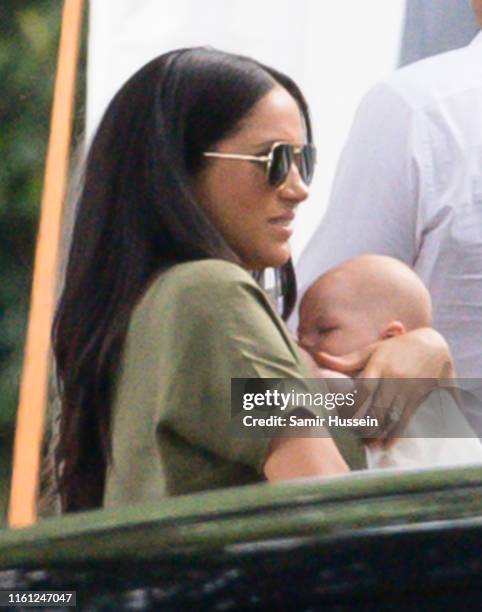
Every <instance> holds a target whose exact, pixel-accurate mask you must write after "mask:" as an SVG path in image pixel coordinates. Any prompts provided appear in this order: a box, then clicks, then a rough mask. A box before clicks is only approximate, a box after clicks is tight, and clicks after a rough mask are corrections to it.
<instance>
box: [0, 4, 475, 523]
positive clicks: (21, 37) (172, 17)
mask: <svg viewBox="0 0 482 612" xmlns="http://www.w3.org/2000/svg"><path fill="white" fill-rule="evenodd" d="M62 4H63V2H62V1H61V0H22V1H20V0H1V4H0V83H1V97H0V126H1V129H0V524H2V523H4V521H5V510H6V506H7V500H8V487H9V479H10V470H11V461H10V457H11V451H12V440H13V429H14V417H15V411H16V406H17V400H18V385H19V380H20V374H21V362H22V355H23V344H24V337H25V331H26V322H27V313H28V305H29V298H30V285H31V273H32V261H33V255H34V246H35V236H36V230H37V223H38V217H39V204H40V200H41V194H42V184H43V171H44V163H45V155H46V147H47V140H48V134H49V123H50V110H51V109H50V107H51V102H52V94H53V85H54V79H55V69H56V63H57V47H58V42H59V32H60V20H61V11H62ZM88 8H89V13H90V15H89V22H87V19H86V21H85V26H87V23H88V24H89V27H88V28H87V27H84V37H83V43H82V48H81V55H80V65H79V74H78V87H77V101H76V115H75V120H74V139H73V142H74V144H75V143H76V142H77V141H78V139H79V136H80V135H81V134H82V133H83V131H84V124H85V121H84V115H85V114H87V132H88V134H90V133H91V132H92V130H93V129H94V128H95V124H96V123H97V121H98V118H99V117H100V115H101V113H102V111H103V109H104V108H105V105H106V104H107V102H108V100H109V98H110V96H111V95H112V93H113V92H114V91H115V89H117V87H118V86H119V85H120V84H121V83H122V82H123V81H124V80H125V78H127V77H128V76H129V74H130V73H131V72H133V71H134V70H135V69H136V68H137V67H138V66H140V65H141V64H142V63H144V62H145V61H147V60H148V59H149V58H150V57H153V56H154V55H157V54H158V53H160V52H162V51H163V50H167V49H169V48H174V47H180V46H183V45H186V44H188V45H190V44H211V45H214V46H218V47H219V48H223V49H226V50H231V51H235V52H236V51H240V52H242V53H245V54H248V55H250V54H251V55H253V56H254V57H256V58H258V59H262V60H264V61H266V62H267V63H269V64H271V65H274V66H275V67H279V68H281V69H283V70H286V72H287V73H288V74H290V75H292V76H294V77H295V79H296V80H297V81H298V82H300V84H301V85H302V88H303V89H304V90H305V91H306V93H307V97H308V99H309V100H310V101H311V102H312V107H313V109H312V110H313V115H314V120H315V127H316V130H317V134H318V141H319V142H318V144H319V148H320V149H321V151H322V156H321V162H322V163H321V164H320V168H319V170H318V176H317V178H316V180H317V184H316V185H314V190H313V193H314V194H315V195H316V197H315V198H314V199H315V206H314V207H311V209H310V208H308V207H306V208H304V209H303V210H302V214H301V213H300V215H299V217H300V219H299V221H298V225H299V232H298V236H299V238H298V240H297V242H296V243H295V244H294V245H293V246H294V254H295V257H296V256H297V255H299V253H300V251H301V249H302V247H303V246H304V244H305V242H306V241H307V239H308V238H309V235H310V233H311V231H313V230H314V228H315V224H316V222H317V221H318V220H319V219H320V218H321V216H322V214H323V211H324V208H325V205H326V200H327V196H328V193H329V188H330V184H331V179H332V174H333V172H334V169H335V166H336V160H337V157H338V154H339V151H340V150H341V147H342V145H343V141H344V138H345V136H346V134H347V133H348V130H349V127H350V123H351V119H352V116H353V112H354V110H355V108H356V106H357V105H358V103H359V101H360V98H361V97H362V95H363V94H364V93H365V91H366V90H367V88H368V87H369V86H371V85H372V84H373V83H374V82H376V81H377V80H378V79H379V78H381V77H383V76H384V74H386V73H387V72H390V71H391V70H392V69H393V68H394V67H395V66H396V65H397V63H398V62H400V61H401V63H409V62H411V61H414V60H416V59H419V58H420V57H423V56H426V55H430V54H433V53H436V52H440V51H444V50H447V49H450V48H454V47H457V46H460V45H463V44H466V43H467V42H468V41H469V40H470V38H471V37H472V36H473V35H474V34H475V30H476V26H475V21H474V20H473V17H472V14H471V12H470V8H469V1H468V0H407V1H406V2H405V1H404V0H390V2H387V1H386V0H364V2H360V1H359V0H344V2H337V0H331V1H328V0H325V1H324V2H320V0H298V2H296V3H295V2H294V1H293V0H263V1H262V2H261V3H259V2H258V1H257V0H256V2H254V0H230V2H229V3H226V2H225V1H224V0H222V1H220V0H204V2H203V3H201V2H199V0H178V1H177V2H176V3H175V4H174V5H172V3H167V2H159V1H158V0H142V1H141V0H91V1H90V2H89V3H88ZM220 25H221V26H222V27H220ZM283 27H286V28H288V30H287V32H288V33H289V32H291V35H288V33H286V34H283ZM87 30H89V32H90V34H89V40H87ZM87 48H88V49H89V72H88V74H87V69H86V65H87ZM399 58H401V59H399ZM86 81H87V82H88V84H89V92H88V93H89V95H88V97H87V98H86V87H85V83H86ZM86 100H87V101H86ZM86 108H87V111H86V112H84V111H85V109H86ZM312 199H313V198H312ZM297 231H298V230H297Z"/></svg>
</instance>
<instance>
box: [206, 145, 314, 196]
mask: <svg viewBox="0 0 482 612" xmlns="http://www.w3.org/2000/svg"><path fill="white" fill-rule="evenodd" d="M203 155H204V156H205V157H219V158H221V159H243V160H247V161H252V162H258V163H261V164H265V166H266V177H267V179H268V183H269V184H270V185H271V187H279V186H280V185H282V184H283V183H284V182H285V181H286V179H287V178H288V174H289V173H290V169H291V164H292V163H293V162H295V163H296V166H297V168H298V171H299V173H300V176H301V178H302V180H303V182H304V183H305V185H309V184H310V183H311V181H312V179H313V174H314V172H315V163H316V148H315V146H314V145H312V144H306V145H301V146H297V145H292V144H289V143H287V142H275V143H273V144H272V146H271V149H270V150H269V153H268V155H242V154H241V153H217V152H214V151H213V152H211V151H209V152H206V153H203Z"/></svg>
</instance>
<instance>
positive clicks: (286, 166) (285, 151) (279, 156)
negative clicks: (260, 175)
mask: <svg viewBox="0 0 482 612" xmlns="http://www.w3.org/2000/svg"><path fill="white" fill-rule="evenodd" d="M292 163H293V149H292V147H291V146H290V145H288V144H279V145H276V146H275V147H273V149H272V151H271V165H270V167H269V172H268V182H269V184H270V185H271V186H272V187H277V186H278V185H281V184H282V183H283V182H284V181H285V180H286V177H287V176H288V174H289V171H290V168H291V164H292Z"/></svg>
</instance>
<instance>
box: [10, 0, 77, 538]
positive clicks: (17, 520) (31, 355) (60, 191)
mask: <svg viewBox="0 0 482 612" xmlns="http://www.w3.org/2000/svg"><path fill="white" fill-rule="evenodd" d="M83 4H84V2H83V0H64V6H63V12H62V27H61V33H60V44H59V53H58V65H57V76H56V80H55V90H54V99H53V106H52V117H51V130H50V137H49V143H48V150H47V161H46V167H45V182H44V191H43V196H42V208H41V216H40V224H39V231H38V235H37V246H36V252H35V264H34V276H33V285H32V295H31V302H30V315H29V323H28V330H27V340H26V346H25V358H24V366H23V374H22V381H21V385H20V401H19V407H18V412H17V424H16V430H15V445H14V454H13V473H12V487H11V494H10V507H9V524H10V526H11V527H23V526H26V525H30V524H32V523H34V522H35V521H36V518H37V511H36V503H37V492H38V484H39V467H40V453H41V447H42V437H43V428H44V421H45V404H46V397H47V383H48V364H49V347H50V328H51V325H52V318H53V310H54V306H55V291H56V280H57V268H58V256H59V244H60V236H61V225H62V207H63V200H64V195H65V190H66V183H67V175H68V167H69V152H70V140H71V132H72V117H73V106H74V98H75V84H76V77H77V63H78V55H79V48H80V34H81V29H82V20H83Z"/></svg>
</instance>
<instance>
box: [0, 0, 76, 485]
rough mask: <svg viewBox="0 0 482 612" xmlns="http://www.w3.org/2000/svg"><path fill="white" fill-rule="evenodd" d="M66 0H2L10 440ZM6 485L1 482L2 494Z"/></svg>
mask: <svg viewBox="0 0 482 612" xmlns="http://www.w3.org/2000/svg"><path fill="white" fill-rule="evenodd" d="M62 4H63V3H62V2H61V0H22V1H21V2H19V1H18V0H1V5H0V83H2V95H1V96H0V125H1V126H2V127H1V130H0V160H1V161H0V271H1V272H0V436H3V437H2V440H3V441H4V442H5V439H7V440H8V439H9V435H8V434H10V440H11V431H12V425H13V422H14V415H15V411H16V406H17V398H18V384H19V380H20V373H21V362H22V358H23V349H24V341H25V331H26V324H27V314H28V307H29V300H30V285H31V278H32V264H33V255H34V247H35V237H36V231H37V224H38V218H39V211H40V200H41V195H42V185H43V172H44V164H45V155H46V149H47V142H48V135H49V128H50V112H51V103H52V95H53V87H54V80H55V71H56V64H57V51H58V42H59V33H60V23H61V12H62ZM84 55H85V53H84ZM83 65H84V62H82V73H81V77H83ZM79 80H80V81H81V82H83V79H82V78H81V79H79ZM79 95H83V88H81V91H80V92H79ZM5 436H6V438H5ZM8 446H9V444H8V442H7V443H4V444H3V445H2V449H0V452H1V453H2V454H1V455H0V478H1V475H2V468H3V464H4V462H5V460H6V458H5V456H6V452H9V449H8ZM7 471H8V470H7ZM3 473H5V470H4V469H3ZM1 490H2V485H1V483H0V495H1Z"/></svg>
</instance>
